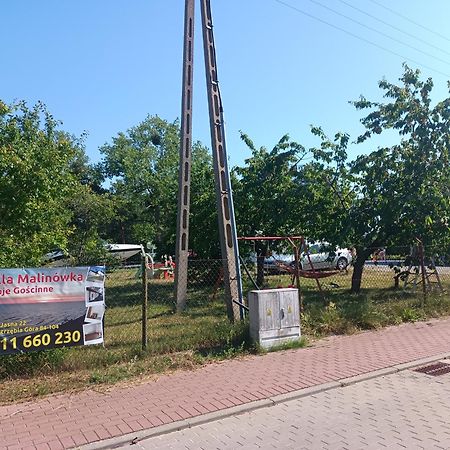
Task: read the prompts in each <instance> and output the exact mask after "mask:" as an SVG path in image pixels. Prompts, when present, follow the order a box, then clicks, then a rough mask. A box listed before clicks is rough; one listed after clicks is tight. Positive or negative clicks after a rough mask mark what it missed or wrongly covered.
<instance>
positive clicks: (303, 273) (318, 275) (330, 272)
mask: <svg viewBox="0 0 450 450" xmlns="http://www.w3.org/2000/svg"><path fill="white" fill-rule="evenodd" d="M298 272H299V275H300V276H301V277H302V278H316V279H317V278H327V277H332V276H333V275H337V274H338V273H340V271H339V270H326V271H322V272H315V271H314V272H313V271H311V270H299V271H298Z"/></svg>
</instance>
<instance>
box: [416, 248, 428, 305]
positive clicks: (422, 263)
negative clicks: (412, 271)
mask: <svg viewBox="0 0 450 450" xmlns="http://www.w3.org/2000/svg"><path fill="white" fill-rule="evenodd" d="M418 241H419V259H420V271H421V272H422V302H421V305H420V306H421V307H422V308H423V307H424V304H425V301H426V299H427V286H426V273H425V262H424V255H423V253H424V252H423V243H422V241H421V240H419V239H418Z"/></svg>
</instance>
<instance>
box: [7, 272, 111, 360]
mask: <svg viewBox="0 0 450 450" xmlns="http://www.w3.org/2000/svg"><path fill="white" fill-rule="evenodd" d="M104 280H105V267H104V266H91V267H58V268H42V269H0V355H6V354H11V353H23V352H30V351H35V350H45V349H49V348H59V347H72V346H75V345H92V344H101V343H102V342H103V317H104V313H105V289H104V288H105V284H104Z"/></svg>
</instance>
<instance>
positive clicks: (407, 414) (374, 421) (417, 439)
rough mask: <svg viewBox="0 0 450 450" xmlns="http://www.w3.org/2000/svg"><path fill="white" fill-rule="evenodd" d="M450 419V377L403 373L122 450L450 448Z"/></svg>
mask: <svg viewBox="0 0 450 450" xmlns="http://www.w3.org/2000/svg"><path fill="white" fill-rule="evenodd" d="M446 362H447V364H448V360H447V361H446ZM449 415H450V374H445V375H443V376H439V377H434V376H430V375H426V374H424V373H417V372H414V371H412V370H404V371H401V372H398V373H395V374H391V375H387V376H384V377H378V378H373V379H370V380H367V381H362V382H360V383H357V384H353V385H351V386H346V387H341V388H338V389H332V390H329V391H325V392H321V393H318V394H315V395H310V396H308V397H305V398H300V399H296V400H291V401H288V402H283V403H280V404H277V405H275V406H273V407H271V408H261V409H257V410H254V411H251V412H248V413H246V414H240V415H239V416H231V417H227V418H223V419H220V420H216V421H213V422H209V423H205V424H202V425H198V426H194V427H192V428H187V429H184V430H182V431H174V432H172V433H167V434H164V435H161V436H155V437H152V438H149V439H145V440H143V441H140V442H137V443H136V444H134V445H126V446H125V447H122V450H169V449H175V450H179V449H184V450H199V449H203V450H210V449H220V450H234V449H242V450H244V449H246V450H249V449H272V450H273V449H286V450H288V449H289V450H290V449H292V450H301V449H304V450H319V449H324V450H345V449H347V450H350V449H367V450H380V449H385V448H389V449H405V448H407V449H426V450H429V449H440V450H442V449H448V448H450V422H449V420H448V418H449Z"/></svg>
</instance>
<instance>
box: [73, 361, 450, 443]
mask: <svg viewBox="0 0 450 450" xmlns="http://www.w3.org/2000/svg"><path fill="white" fill-rule="evenodd" d="M441 359H450V353H441V354H438V355H434V356H429V357H426V358H421V359H416V360H414V361H410V362H407V363H402V364H397V365H395V366H391V367H386V368H384V369H379V370H374V371H372V372H367V373H364V374H361V375H355V376H353V377H348V378H343V379H341V380H337V381H330V382H328V383H323V384H318V385H317V386H311V387H308V388H304V389H299V390H296V391H292V392H288V393H286V394H279V395H275V396H273V397H269V398H267V399H262V400H256V401H254V402H250V403H245V404H243V405H239V406H233V407H231V408H226V409H221V410H218V411H214V412H210V413H207V414H201V415H198V416H195V417H191V418H189V419H183V420H179V421H177V422H172V423H168V424H165V425H160V426H158V427H154V428H148V429H146V430H142V431H138V432H134V433H128V434H125V435H122V436H118V437H114V438H111V439H107V440H103V441H98V442H93V443H91V444H86V445H82V446H79V447H75V448H76V449H78V450H106V449H115V448H120V447H122V446H124V445H129V444H137V443H138V442H139V441H142V440H144V439H149V438H151V437H156V436H161V435H162V434H168V433H172V432H173V431H181V430H184V429H187V428H192V427H194V426H197V425H202V424H204V423H208V422H214V421H215V420H219V419H223V418H226V417H230V416H235V415H239V414H243V413H246V412H250V411H255V410H257V409H261V408H267V407H268V406H274V405H277V404H279V403H284V402H288V401H291V400H296V399H299V398H302V397H308V396H310V395H315V394H319V393H321V392H325V391H329V390H332V389H336V388H345V387H346V386H351V385H353V384H356V383H360V382H362V381H367V380H371V379H373V378H378V377H382V376H387V375H392V374H394V373H398V372H401V371H403V370H408V369H411V368H413V367H419V366H423V365H426V364H430V363H432V362H435V361H439V360H441Z"/></svg>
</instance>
